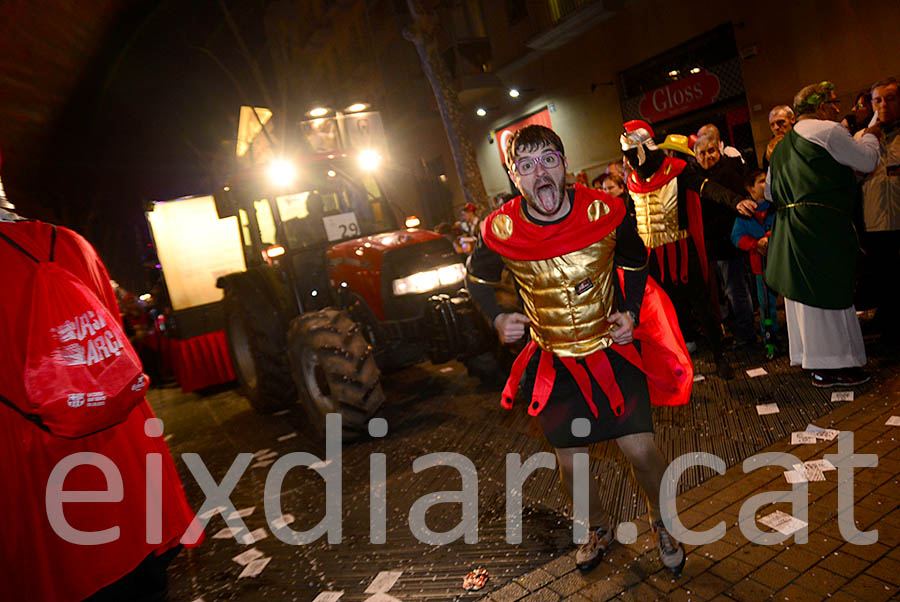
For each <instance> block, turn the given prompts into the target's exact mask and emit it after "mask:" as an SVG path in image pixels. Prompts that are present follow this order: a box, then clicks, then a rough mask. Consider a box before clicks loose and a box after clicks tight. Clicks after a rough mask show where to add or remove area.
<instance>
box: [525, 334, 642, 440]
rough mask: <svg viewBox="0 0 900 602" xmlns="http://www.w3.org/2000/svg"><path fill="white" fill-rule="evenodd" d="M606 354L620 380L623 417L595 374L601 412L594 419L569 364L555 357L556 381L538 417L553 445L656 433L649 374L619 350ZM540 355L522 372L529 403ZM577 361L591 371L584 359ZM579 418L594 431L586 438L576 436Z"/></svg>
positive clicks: (537, 354) (594, 393)
mask: <svg viewBox="0 0 900 602" xmlns="http://www.w3.org/2000/svg"><path fill="white" fill-rule="evenodd" d="M603 353H606V357H607V358H609V363H610V365H611V366H612V370H613V374H614V375H615V377H616V382H617V383H618V385H619V389H620V390H621V391H622V397H623V398H624V400H625V411H624V412H623V413H622V415H621V416H616V415H615V414H614V413H613V411H612V408H611V407H610V406H609V398H607V396H606V394H605V393H604V392H603V389H601V388H600V385H598V384H597V382H596V381H595V380H594V378H593V376H591V388H592V391H593V396H594V399H593V401H594V405H596V406H597V412H598V415H599V416H598V417H597V418H594V415H593V413H591V408H590V406H588V404H587V401H586V400H585V399H584V396H583V395H582V394H581V389H579V388H578V384H577V383H576V382H575V378H574V377H573V376H572V374H571V373H570V372H569V369H568V368H566V366H565V364H563V363H562V361H561V360H560V359H559V358H558V357H556V356H553V368H554V369H555V370H556V380H555V381H554V383H553V390H552V391H551V393H550V398H549V399H548V400H547V405H546V406H544V409H543V411H541V413H540V414H538V416H537V418H538V421H539V422H540V424H541V428H542V429H543V431H544V435H546V436H547V441H548V442H549V443H550V445H552V446H553V447H576V446H581V445H587V444H589V443H597V442H598V441H607V440H609V439H616V438H618V437H621V436H623V435H631V434H634V433H652V432H653V413H652V411H651V409H650V392H649V391H648V389H647V377H646V376H645V375H644V373H643V372H641V371H640V370H638V369H637V368H636V367H635V366H634V365H633V364H632V363H631V362H629V361H628V360H626V359H625V358H623V357H622V356H621V355H619V354H618V353H616V352H615V351H612V350H611V349H605V350H604V351H603ZM540 356H541V354H540V352H538V353H535V354H534V356H532V358H531V359H530V360H529V362H528V366H527V367H526V368H525V373H524V374H523V375H522V392H523V393H524V395H525V398H526V399H528V400H529V402H530V400H531V397H532V393H533V391H534V380H535V376H536V375H537V368H538V362H539V361H540ZM576 361H577V362H578V363H579V364H581V365H582V366H583V367H584V368H585V370H586V371H587V366H586V365H585V363H584V360H583V359H578V360H576ZM588 374H590V372H588ZM576 418H586V419H587V420H588V422H589V423H590V425H591V430H590V433H589V434H588V435H587V436H586V437H576V436H574V435H573V434H572V421H573V420H575V419H576Z"/></svg>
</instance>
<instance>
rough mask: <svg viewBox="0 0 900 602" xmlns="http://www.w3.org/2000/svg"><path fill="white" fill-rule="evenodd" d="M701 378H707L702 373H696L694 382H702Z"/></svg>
mask: <svg viewBox="0 0 900 602" xmlns="http://www.w3.org/2000/svg"><path fill="white" fill-rule="evenodd" d="M701 380H706V377H705V376H703V375H702V374H695V375H694V382H695V383H698V382H700V381H701Z"/></svg>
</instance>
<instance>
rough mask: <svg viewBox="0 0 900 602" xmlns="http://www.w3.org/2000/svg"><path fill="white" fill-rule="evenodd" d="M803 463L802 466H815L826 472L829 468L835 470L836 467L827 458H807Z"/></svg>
mask: <svg viewBox="0 0 900 602" xmlns="http://www.w3.org/2000/svg"><path fill="white" fill-rule="evenodd" d="M803 465H804V466H815V467H816V468H818V469H819V470H821V471H822V472H827V471H829V470H837V468H835V466H834V464H832V463H831V462H829V461H828V460H825V459H824V458H823V459H821V460H807V461H806V462H804V463H803Z"/></svg>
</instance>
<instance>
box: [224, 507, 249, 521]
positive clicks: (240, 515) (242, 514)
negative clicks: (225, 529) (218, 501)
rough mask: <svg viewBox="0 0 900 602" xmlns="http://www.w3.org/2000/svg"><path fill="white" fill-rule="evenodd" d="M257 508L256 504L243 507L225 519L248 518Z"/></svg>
mask: <svg viewBox="0 0 900 602" xmlns="http://www.w3.org/2000/svg"><path fill="white" fill-rule="evenodd" d="M254 510H256V506H250V507H249V508H242V509H241V510H235V511H234V512H232V513H231V514H229V515H228V516H227V517H226V519H225V520H234V519H236V518H247V517H248V516H250V515H251V514H253V511H254Z"/></svg>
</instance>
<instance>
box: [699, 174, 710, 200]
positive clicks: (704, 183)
mask: <svg viewBox="0 0 900 602" xmlns="http://www.w3.org/2000/svg"><path fill="white" fill-rule="evenodd" d="M707 182H709V178H706V179H705V180H703V183H702V184H700V196H703V188H704V187H705V186H706V183H707Z"/></svg>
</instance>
